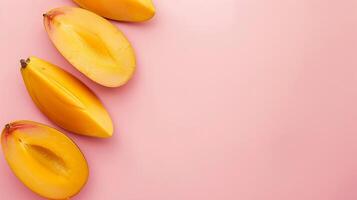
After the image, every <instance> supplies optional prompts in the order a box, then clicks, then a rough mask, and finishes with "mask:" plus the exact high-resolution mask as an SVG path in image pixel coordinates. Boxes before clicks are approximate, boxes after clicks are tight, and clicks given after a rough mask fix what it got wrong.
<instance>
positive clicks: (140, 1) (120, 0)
mask: <svg viewBox="0 0 357 200" xmlns="http://www.w3.org/2000/svg"><path fill="white" fill-rule="evenodd" d="M74 2H76V3H77V4H78V5H80V6H81V7H83V8H85V9H88V10H91V11H93V12H95V13H97V14H99V15H101V16H103V17H106V18H109V19H114V20H119V21H127V22H142V21H146V20H149V19H151V18H152V17H153V16H154V15H155V7H154V5H153V3H152V1H151V0H101V1H100V2H98V0H74Z"/></svg>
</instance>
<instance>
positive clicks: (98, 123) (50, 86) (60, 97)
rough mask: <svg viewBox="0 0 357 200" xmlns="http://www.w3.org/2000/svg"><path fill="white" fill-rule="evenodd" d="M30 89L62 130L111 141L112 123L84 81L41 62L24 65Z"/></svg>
mask: <svg viewBox="0 0 357 200" xmlns="http://www.w3.org/2000/svg"><path fill="white" fill-rule="evenodd" d="M21 65H22V66H21V73H22V76H23V79H24V82H25V85H26V88H27V90H28V92H29V94H30V96H31V97H32V99H33V101H34V102H35V104H36V105H37V107H38V108H39V109H40V110H41V111H42V112H43V113H44V114H45V115H46V116H47V117H48V118H49V119H50V120H52V121H53V122H54V123H56V124H57V125H59V126H60V127H62V128H64V129H66V130H68V131H71V132H74V133H77V134H81V135H86V136H92V137H104V138H105V137H110V136H111V135H112V134H113V123H112V120H111V118H110V116H109V114H108V112H107V111H106V109H105V108H104V106H103V105H102V103H101V102H100V100H99V99H98V98H97V96H96V95H95V94H94V93H93V92H92V91H91V90H90V89H89V88H88V87H87V86H85V85H84V84H83V83H82V82H81V81H79V80H78V79H77V78H75V77H74V76H72V75H71V74H69V73H68V72H66V71H64V70H62V69H61V68H59V67H57V66H55V65H52V64H50V63H48V62H46V61H44V60H41V59H40V58H36V57H30V58H28V59H27V60H22V61H21Z"/></svg>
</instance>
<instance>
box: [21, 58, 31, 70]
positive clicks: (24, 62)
mask: <svg viewBox="0 0 357 200" xmlns="http://www.w3.org/2000/svg"><path fill="white" fill-rule="evenodd" d="M29 62H30V58H27V59H26V60H25V59H21V60H20V63H21V67H22V68H26V67H27V65H28V64H29Z"/></svg>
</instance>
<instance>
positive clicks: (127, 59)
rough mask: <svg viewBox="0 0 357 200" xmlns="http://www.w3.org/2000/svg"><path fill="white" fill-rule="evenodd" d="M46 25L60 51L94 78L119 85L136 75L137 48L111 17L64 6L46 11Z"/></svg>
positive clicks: (74, 64) (112, 84) (94, 79)
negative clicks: (106, 17) (107, 18)
mask: <svg viewBox="0 0 357 200" xmlns="http://www.w3.org/2000/svg"><path fill="white" fill-rule="evenodd" d="M44 25H45V28H46V31H47V33H48V35H49V37H50V39H51V41H52V42H53V44H54V45H55V46H56V48H57V49H58V50H59V52H60V53H61V54H62V55H63V56H64V57H65V58H66V59H67V60H68V61H69V62H70V63H71V64H72V65H73V66H74V67H75V68H77V69H78V70H79V71H80V72H82V73H83V74H84V75H86V76H87V77H88V78H90V79H92V80H93V81H95V82H97V83H99V84H101V85H103V86H107V87H118V86H121V85H123V84H125V83H126V82H127V81H128V80H129V79H130V78H131V77H132V75H133V73H134V71H135V65H136V63H135V55H134V51H133V49H132V47H131V45H130V43H129V41H128V40H127V39H126V37H125V36H124V35H123V33H121V32H120V31H119V30H118V29H117V28H116V27H115V26H114V25H113V24H111V23H110V22H109V21H108V20H106V19H104V18H102V17H100V16H99V15H96V14H95V13H92V12H90V11H87V10H84V9H81V8H75V7H61V8H55V9H53V10H51V11H49V12H47V13H46V14H44Z"/></svg>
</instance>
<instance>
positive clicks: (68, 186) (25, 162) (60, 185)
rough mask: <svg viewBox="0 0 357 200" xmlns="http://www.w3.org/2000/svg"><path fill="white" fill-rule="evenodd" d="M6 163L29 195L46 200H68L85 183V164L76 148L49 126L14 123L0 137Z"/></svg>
mask: <svg viewBox="0 0 357 200" xmlns="http://www.w3.org/2000/svg"><path fill="white" fill-rule="evenodd" d="M1 144H2V149H3V153H4V155H5V158H6V161H7V162H8V164H9V166H10V168H11V170H12V171H13V172H14V174H15V175H16V176H17V177H18V178H19V179H20V180H21V182H22V183H24V184H25V185H26V186H27V187H28V188H29V189H31V190H32V191H33V192H35V193H37V194H39V195H40V196H43V197H45V198H49V199H68V198H69V197H72V196H74V195H75V194H77V193H78V192H79V191H80V190H81V189H82V187H83V186H84V185H85V183H86V182H87V179H88V174H89V170H88V165H87V162H86V160H85V158H84V156H83V154H82V152H81V151H80V149H79V148H78V147H77V146H76V144H75V143H74V142H73V141H72V140H71V139H69V138H68V137H67V136H66V135H64V134H63V133H61V132H59V131H57V130H56V129H53V128H51V127H49V126H46V125H43V124H40V123H36V122H32V121H16V122H13V123H10V124H7V125H6V126H5V128H4V130H3V132H2V135H1Z"/></svg>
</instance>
